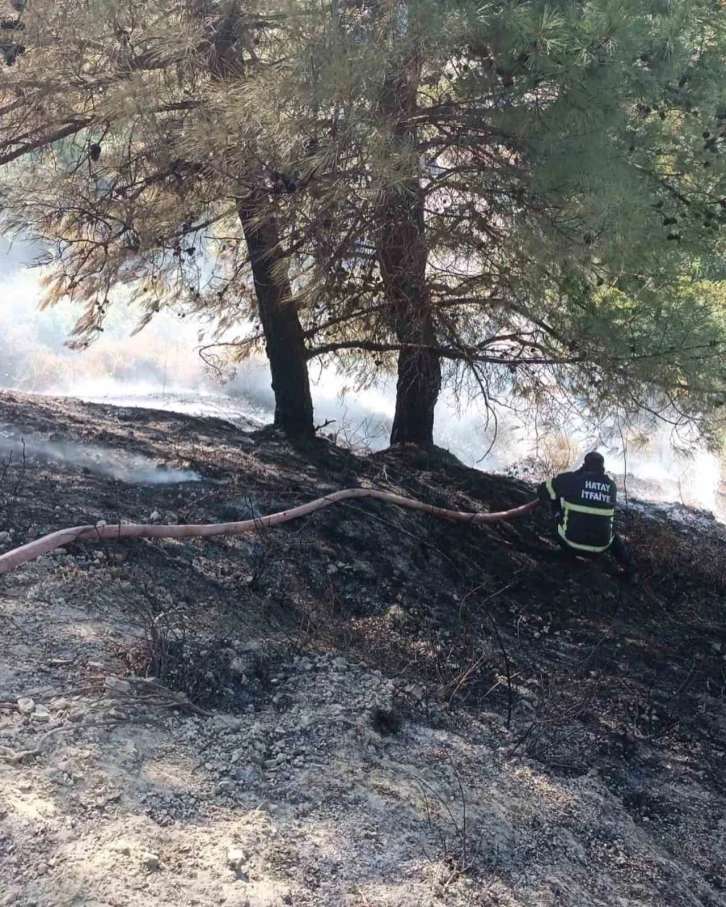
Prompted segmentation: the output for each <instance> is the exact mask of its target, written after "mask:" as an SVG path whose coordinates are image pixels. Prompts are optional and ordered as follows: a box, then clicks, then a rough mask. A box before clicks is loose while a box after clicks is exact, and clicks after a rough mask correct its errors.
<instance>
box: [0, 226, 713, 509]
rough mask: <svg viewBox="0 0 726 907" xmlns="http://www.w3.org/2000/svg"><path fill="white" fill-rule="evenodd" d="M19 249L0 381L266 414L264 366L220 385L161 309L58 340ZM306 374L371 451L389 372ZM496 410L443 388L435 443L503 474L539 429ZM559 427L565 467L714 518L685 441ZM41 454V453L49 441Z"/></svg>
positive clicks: (240, 417) (328, 412)
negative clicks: (144, 320)
mask: <svg viewBox="0 0 726 907" xmlns="http://www.w3.org/2000/svg"><path fill="white" fill-rule="evenodd" d="M31 257H32V249H30V248H29V247H27V246H15V247H12V248H11V247H10V246H9V244H8V243H7V242H6V241H3V240H2V239H0V300H2V307H1V309H0V386H3V387H6V388H15V389H19V390H25V391H30V392H36V393H45V394H67V395H72V396H76V397H79V398H81V399H84V400H87V401H95V402H108V403H114V404H117V405H122V406H140V407H145V408H155V409H164V410H167V411H176V412H183V413H187V414H190V415H211V416H217V417H221V418H225V419H229V420H231V421H234V422H236V423H237V424H240V425H242V426H243V427H255V426H260V425H263V424H265V423H266V422H269V421H270V420H271V418H272V412H273V407H274V400H273V396H272V392H271V389H270V377H269V372H268V369H267V366H266V363H265V362H264V361H263V360H261V359H254V360H251V361H250V362H248V363H245V364H244V365H243V366H242V367H240V369H239V370H238V372H237V374H236V376H235V378H234V380H232V381H229V382H228V383H226V384H224V385H220V384H219V382H218V381H216V380H215V378H214V377H213V376H212V375H210V373H209V371H208V370H207V369H206V368H205V367H204V364H203V363H202V361H201V359H200V357H199V356H198V354H197V353H196V348H197V347H198V345H199V341H198V333H199V330H200V325H199V324H192V323H190V322H189V321H188V320H185V321H180V320H179V319H178V318H176V317H175V316H173V315H172V314H170V313H162V314H160V315H159V316H158V317H157V318H156V319H155V320H154V321H153V322H152V323H151V324H150V325H149V327H148V328H146V329H145V330H144V331H142V332H141V333H140V334H139V335H137V336H136V337H130V336H129V335H130V333H131V330H132V328H133V325H134V323H135V319H134V315H133V313H130V312H124V310H123V307H122V306H118V307H116V309H115V311H114V319H113V320H112V322H111V323H110V324H109V325H108V326H107V330H106V332H105V333H104V335H103V336H102V337H101V338H100V339H99V340H98V341H97V342H96V343H95V344H94V345H93V346H92V347H91V348H90V349H89V350H87V351H85V352H83V353H80V352H73V351H71V350H69V349H67V348H66V347H65V346H64V341H65V340H66V338H67V336H68V332H69V330H70V329H71V327H72V325H73V323H74V320H75V317H76V316H77V311H76V310H74V309H73V307H72V306H70V305H60V306H57V307H56V308H54V309H52V310H50V311H45V312H39V311H38V309H37V301H38V299H39V285H38V280H39V275H38V272H37V271H31V270H26V269H25V268H24V265H25V264H26V263H27V262H28V261H29V260H30V258H31ZM312 379H313V398H314V402H315V411H316V419H317V421H318V423H319V424H321V425H322V424H323V423H326V422H330V423H331V424H330V425H329V426H328V427H327V428H326V431H327V432H329V433H330V434H332V436H333V437H335V438H336V439H337V440H338V441H339V442H345V443H360V444H365V445H366V446H368V447H369V448H370V449H373V450H378V449H381V448H383V447H385V446H386V445H387V442H388V434H389V431H390V426H391V421H392V418H393V413H394V406H395V381H394V380H389V381H388V382H381V383H380V385H378V386H377V387H375V388H371V389H368V390H364V391H349V390H348V391H347V392H346V388H347V385H346V380H345V379H344V378H343V377H341V376H338V375H337V374H336V373H335V371H334V370H333V369H323V370H320V371H318V370H313V373H312ZM496 415H497V418H496V420H493V419H492V418H491V417H489V418H488V417H487V414H486V412H484V411H483V410H482V408H481V407H480V406H479V405H476V404H471V405H469V406H467V407H464V408H463V409H461V408H460V407H459V406H457V401H456V400H455V399H454V397H453V395H452V394H450V393H444V394H443V396H442V400H441V402H440V404H439V406H438V409H437V414H436V441H437V443H438V444H440V445H441V446H442V447H446V448H448V449H449V450H451V452H452V453H454V454H455V455H456V456H458V457H459V458H460V459H461V460H463V461H464V462H465V463H467V464H468V465H472V466H477V467H478V468H482V469H486V470H489V471H507V470H511V469H512V468H515V467H519V466H520V465H521V464H523V463H526V462H528V461H531V460H533V459H534V460H537V458H538V457H540V455H541V443H540V442H541V438H540V437H539V434H538V432H537V431H536V429H535V427H534V426H533V425H532V424H531V423H528V422H527V421H526V420H523V419H521V418H517V417H516V416H515V415H513V414H512V412H511V410H510V409H508V408H506V407H501V408H500V409H499V411H498V412H497V414H496ZM562 432H563V434H564V435H566V436H567V438H568V447H569V452H570V454H571V457H570V461H569V463H568V465H573V466H574V465H575V464H576V463H577V462H578V458H581V457H582V455H583V454H584V453H585V452H586V451H587V450H588V449H591V448H598V449H600V450H601V451H602V452H603V453H604V454H605V455H606V457H607V458H608V466H609V469H610V471H611V473H612V474H615V475H617V476H619V477H625V476H626V473H627V483H626V484H627V488H628V491H629V492H630V493H631V494H633V495H637V496H639V497H642V498H644V499H649V500H657V501H672V502H675V503H683V504H686V505H689V506H693V507H698V508H703V509H706V510H709V511H712V512H714V513H715V514H716V515H717V516H719V518H726V506H725V502H724V499H723V497H722V495H721V491H722V484H723V482H722V472H721V463H720V460H719V458H718V457H716V456H713V455H711V454H709V453H707V452H706V451H704V450H702V449H699V448H698V447H697V446H695V445H691V450H692V453H691V454H690V455H689V456H684V455H682V454H681V453H679V452H678V451H677V450H676V449H675V448H674V445H673V444H672V443H671V441H672V439H671V436H670V434H669V431H668V430H667V428H666V427H665V426H660V427H657V428H656V429H654V430H652V429H651V430H649V438H648V442H647V443H646V444H645V445H642V444H640V443H636V442H635V441H633V440H628V439H627V436H621V434H620V432H619V431H617V430H614V429H613V431H612V432H611V434H610V435H609V436H608V435H607V433H606V434H605V436H603V435H602V434H598V435H595V434H593V432H592V431H591V430H589V429H588V427H587V426H586V425H585V424H584V423H580V424H578V423H576V422H572V421H571V422H570V424H569V425H566V426H565V425H563V426H562ZM623 438H625V443H623ZM84 450H87V449H86V448H85V447H84ZM46 453H47V454H48V455H50V449H49V448H48V449H46ZM72 453H73V457H70V454H71V449H70V448H68V449H67V450H66V451H65V452H63V453H61V454H59V455H63V456H68V457H70V458H75V459H76V461H77V462H78V456H80V451H76V450H73V451H72ZM97 453H98V456H96V455H95V454H94V456H92V457H91V459H92V461H93V464H95V466H93V464H92V466H93V468H97V467H98V465H99V463H101V462H102V460H103V457H102V456H101V454H100V452H97ZM76 455H78V456H76ZM86 456H88V453H86ZM92 466H89V467H88V468H92ZM626 467H627V468H626ZM119 468H121V467H119ZM114 469H116V466H114ZM154 472H155V470H154V469H153V468H150V467H149V464H136V465H135V466H134V467H133V468H131V467H129V470H127V471H126V472H124V469H121V472H117V473H116V475H117V477H120V476H121V475H122V474H123V475H126V476H131V475H134V474H137V475H142V474H143V475H145V476H147V479H148V477H149V476H150V475H151V474H152V473H154ZM109 474H110V473H109ZM126 480H131V479H126ZM139 481H142V480H141V479H139ZM179 481H184V480H183V479H179ZM622 484H623V481H622V478H621V485H622Z"/></svg>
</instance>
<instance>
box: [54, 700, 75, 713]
mask: <svg viewBox="0 0 726 907" xmlns="http://www.w3.org/2000/svg"><path fill="white" fill-rule="evenodd" d="M70 707H71V704H70V702H69V701H68V700H67V699H62V698H61V699H54V700H53V701H52V702H51V703H50V709H51V711H53V712H65V711H67V710H68V709H70Z"/></svg>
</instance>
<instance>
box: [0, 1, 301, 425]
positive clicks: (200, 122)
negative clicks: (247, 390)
mask: <svg viewBox="0 0 726 907" xmlns="http://www.w3.org/2000/svg"><path fill="white" fill-rule="evenodd" d="M264 8H265V4H264V3H261V4H259V9H255V8H254V6H253V5H252V4H244V7H243V4H240V3H237V2H228V0H224V2H220V0H188V2H182V3H170V2H160V3H155V4H139V3H137V2H136V0H119V2H106V0H98V2H94V3H91V4H89V3H85V2H80V0H62V2H58V0H28V2H27V4H18V3H16V2H13V3H12V4H9V5H8V7H7V9H5V10H1V11H0V13H2V16H4V18H3V20H2V21H3V23H4V24H3V31H2V34H3V35H6V34H7V35H9V36H10V37H8V38H3V43H2V44H0V53H1V54H2V57H3V58H4V67H3V66H2V64H1V63H0V78H1V81H0V167H2V171H1V176H0V179H2V182H1V183H0V199H1V200H2V205H3V226H4V227H5V229H17V230H25V231H28V232H30V233H31V234H32V235H34V236H35V237H36V238H38V239H40V240H41V241H42V242H43V243H44V244H45V247H46V248H47V249H48V253H47V255H46V258H45V262H44V263H45V264H46V266H47V267H48V269H49V277H48V278H47V280H46V295H45V303H46V304H53V303H54V302H56V301H58V300H59V299H62V298H70V299H72V300H75V301H77V302H79V303H80V304H82V305H83V307H84V308H83V313H82V315H81V317H80V319H79V321H78V324H77V326H76V330H75V343H76V344H77V345H79V346H83V345H85V344H87V343H88V342H90V341H92V340H93V338H94V337H95V336H96V335H97V334H98V333H99V332H101V331H102V330H103V322H104V318H105V317H106V313H107V311H108V308H109V305H111V304H112V302H113V301H114V299H118V298H119V297H120V296H123V295H125V296H126V297H127V298H128V299H129V301H130V303H131V304H132V305H135V306H138V307H139V308H140V313H141V319H140V326H143V325H144V324H145V323H147V322H148V320H149V319H150V318H151V317H153V314H154V313H155V312H157V311H159V310H160V309H161V308H162V307H172V308H174V309H176V310H178V311H179V312H180V314H181V315H184V314H186V313H188V312H201V313H203V314H204V316H205V317H207V318H208V320H209V321H210V322H211V323H212V324H214V325H215V326H216V328H217V330H219V331H223V330H225V329H226V328H228V327H229V326H230V325H238V324H239V323H240V322H243V323H244V322H249V321H250V320H252V321H254V322H259V324H260V326H261V329H260V330H259V331H256V332H253V333H252V335H251V337H250V336H248V337H247V339H246V340H245V345H244V346H245V350H246V351H247V352H249V351H251V350H252V349H254V348H255V347H256V346H258V345H260V344H264V346H265V348H266V351H267V355H268V358H269V361H270V367H271V372H272V383H273V390H274V392H275V400H276V412H275V421H276V423H277V424H278V425H279V426H280V427H281V428H283V429H284V430H285V431H286V432H287V434H288V435H290V436H294V437H299V436H304V435H312V434H313V433H314V427H313V406H312V398H311V394H310V384H309V379H308V373H307V352H306V345H305V338H304V336H303V331H302V327H301V324H300V318H299V314H298V311H297V303H296V300H295V299H294V295H293V290H292V286H291V282H290V278H289V264H290V255H289V252H288V251H286V249H285V236H284V230H283V229H281V227H280V225H279V224H278V222H277V220H276V217H275V211H274V204H273V196H274V180H273V178H272V175H271V174H270V172H269V171H268V169H267V168H266V164H265V162H264V160H262V159H261V157H260V144H259V141H258V136H257V135H256V134H255V130H254V129H253V128H250V129H247V128H246V127H245V124H244V123H240V122H236V121H235V120H234V116H233V114H232V110H233V107H232V106H231V102H232V101H233V100H234V98H235V96H236V94H238V93H240V92H243V91H244V87H245V83H246V81H247V80H248V79H249V78H250V77H251V76H252V75H253V74H254V72H255V70H256V69H257V68H264V67H265V66H267V65H270V61H269V59H268V48H267V47H266V44H268V43H270V44H271V42H270V35H274V33H275V32H276V31H277V24H276V22H275V18H274V16H272V17H270V16H268V15H266V14H265V9H264ZM21 42H22V43H21ZM124 289H125V294H123V293H120V290H124ZM247 333H248V335H249V331H248V332H247Z"/></svg>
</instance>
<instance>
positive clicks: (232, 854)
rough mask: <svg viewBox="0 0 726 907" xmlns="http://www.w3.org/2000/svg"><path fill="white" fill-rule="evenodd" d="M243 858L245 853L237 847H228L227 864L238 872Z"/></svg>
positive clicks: (240, 869)
mask: <svg viewBox="0 0 726 907" xmlns="http://www.w3.org/2000/svg"><path fill="white" fill-rule="evenodd" d="M245 859H246V854H245V852H244V850H242V849H241V848H239V847H230V848H229V850H228V851H227V866H228V867H229V868H230V869H232V870H233V871H234V872H236V873H238V874H239V873H240V872H241V871H242V864H243V863H244V861H245Z"/></svg>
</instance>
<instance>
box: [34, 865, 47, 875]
mask: <svg viewBox="0 0 726 907" xmlns="http://www.w3.org/2000/svg"><path fill="white" fill-rule="evenodd" d="M35 871H36V872H37V873H38V875H39V876H44V875H45V874H46V873H47V872H48V864H47V863H38V865H37V866H36V867H35Z"/></svg>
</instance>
